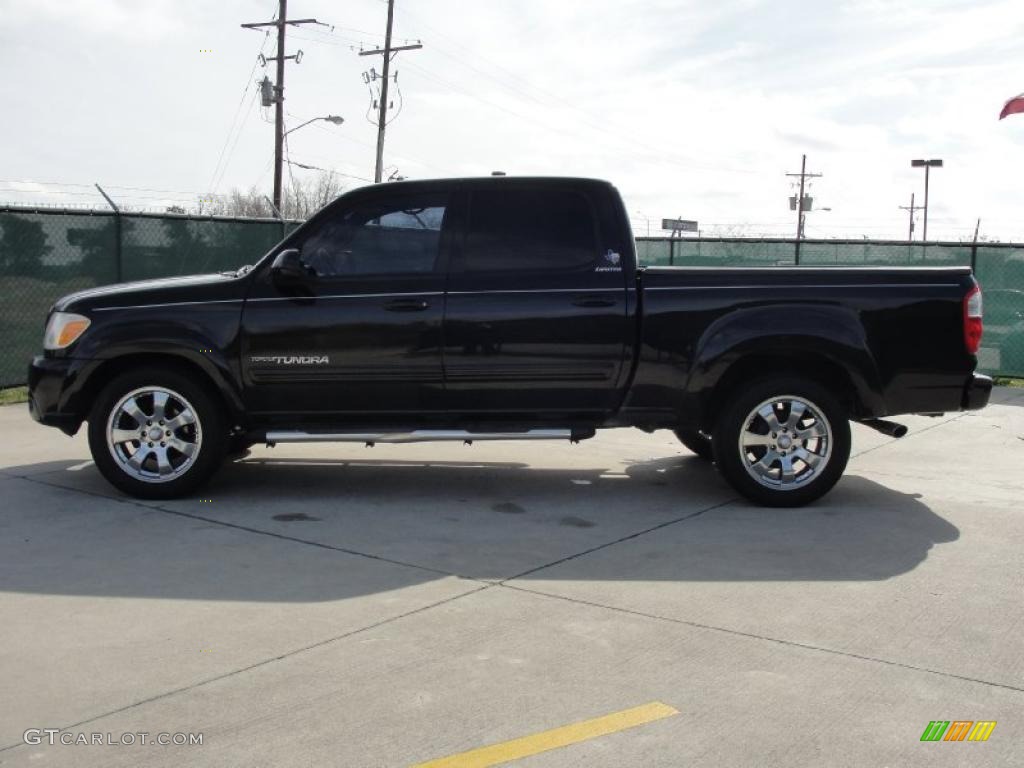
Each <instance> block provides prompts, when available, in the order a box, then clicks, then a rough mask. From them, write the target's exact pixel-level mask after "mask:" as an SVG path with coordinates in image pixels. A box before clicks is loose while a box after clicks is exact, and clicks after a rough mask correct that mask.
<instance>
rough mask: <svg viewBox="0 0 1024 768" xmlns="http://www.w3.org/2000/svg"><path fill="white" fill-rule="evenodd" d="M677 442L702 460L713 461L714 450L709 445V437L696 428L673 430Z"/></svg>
mask: <svg viewBox="0 0 1024 768" xmlns="http://www.w3.org/2000/svg"><path fill="white" fill-rule="evenodd" d="M673 431H674V432H675V434H676V437H678V438H679V442H680V443H682V444H683V445H685V446H686V447H687V448H688V449H689V450H690V451H692V452H693V453H695V454H697V456H699V457H700V458H702V459H704V461H714V460H715V451H714V449H713V448H712V447H711V438H710V437H708V436H707V435H705V434H704V433H703V432H700V431H698V430H696V429H676V430H673Z"/></svg>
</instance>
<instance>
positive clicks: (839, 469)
mask: <svg viewBox="0 0 1024 768" xmlns="http://www.w3.org/2000/svg"><path fill="white" fill-rule="evenodd" d="M787 397H792V398H794V399H795V400H787ZM775 398H777V399H778V401H779V405H778V406H773V409H772V410H771V411H770V412H769V413H768V416H769V417H772V416H774V417H775V420H776V422H777V423H779V425H780V429H779V431H777V432H774V433H773V432H771V428H770V427H769V422H768V421H766V420H765V419H764V418H763V417H757V416H753V414H754V411H755V409H756V408H758V406H760V405H762V404H764V403H766V402H767V401H769V400H772V399H775ZM796 400H799V401H801V402H802V403H803V404H804V405H809V406H810V407H811V408H810V409H809V412H808V415H807V416H804V417H803V419H802V421H801V422H800V425H799V428H800V429H801V434H810V432H811V431H813V430H819V431H823V432H824V433H825V434H826V435H827V438H825V439H823V438H818V437H811V438H810V439H808V440H801V439H799V438H796V439H794V437H793V434H795V433H791V431H790V429H789V427H788V426H787V425H786V424H785V423H784V422H781V421H780V419H781V418H786V420H787V421H788V420H789V413H791V412H792V411H795V410H796V407H797V406H793V405H787V404H791V403H793V402H795V401H796ZM775 408H777V409H778V410H775ZM815 410H816V411H817V412H818V414H820V416H822V417H824V418H823V420H818V419H815V418H814V417H813V415H812V412H813V411H815ZM752 416H753V418H752V420H751V421H750V422H749V423H750V426H751V430H749V431H747V430H746V427H747V426H748V418H749V417H752ZM763 429H768V430H769V431H768V433H766V434H760V431H761V430H763ZM755 432H757V433H758V434H756V435H755ZM784 432H785V435H783V433H784ZM741 433H743V434H746V435H747V436H748V437H751V438H752V439H758V438H760V439H764V440H766V441H767V440H770V441H772V444H771V445H766V446H752V447H749V448H748V449H747V450H748V451H749V453H746V454H744V453H743V452H741V450H740V436H741ZM774 435H778V438H776V437H774ZM783 439H784V440H785V442H783ZM711 444H712V448H713V449H714V452H715V464H716V466H717V467H718V469H719V471H720V472H721V473H722V475H723V476H724V477H725V479H726V480H727V481H728V482H729V484H730V485H731V486H732V487H733V488H735V489H736V490H737V491H739V492H740V493H741V494H743V495H744V496H746V497H747V498H748V499H750V500H751V501H754V502H757V503H758V504H762V505H764V506H768V507H799V506H802V505H804V504H809V503H810V502H812V501H814V500H816V499H819V498H821V496H823V495H824V494H826V493H828V491H829V490H831V488H832V486H834V485H835V484H836V483H837V482H838V481H839V478H840V477H841V476H842V474H843V470H845V469H846V462H847V461H848V459H849V458H850V422H849V416H848V414H847V412H846V409H845V408H844V407H843V406H842V404H841V403H840V402H839V401H838V400H837V399H836V398H835V396H834V395H832V393H831V392H829V390H827V389H826V388H825V387H823V386H821V385H820V384H818V383H816V382H814V381H811V380H809V379H805V378H801V377H795V376H772V377H766V378H762V379H757V380H755V381H753V382H751V383H749V384H747V385H746V386H744V387H743V388H742V389H738V390H736V391H735V392H734V393H733V394H732V396H731V397H730V402H729V404H728V405H727V406H726V408H725V409H724V411H723V412H722V413H721V415H720V417H719V419H718V422H717V424H716V425H715V430H714V435H713V438H712V443H711ZM783 451H785V455H788V456H789V466H790V469H791V470H793V469H794V468H795V467H796V468H797V469H796V471H795V474H794V475H793V478H791V480H790V481H789V482H784V481H783V478H782V466H783V465H782V457H781V454H782V453H783ZM798 451H800V452H801V453H800V454H798V453H797V452H798ZM769 452H771V453H773V456H769ZM819 454H820V456H819ZM800 455H806V456H808V458H809V460H810V461H811V462H815V461H818V462H822V463H821V465H820V466H812V464H811V463H808V462H805V461H803V459H802V458H799V456H800ZM765 458H768V459H769V461H768V462H765V461H764V460H765ZM748 466H750V470H749V471H748V468H747V467H748ZM764 467H771V468H770V469H766V468H764ZM754 475H758V477H759V478H760V479H755V477H754ZM801 477H802V478H803V479H800V478H801ZM786 486H788V487H786Z"/></svg>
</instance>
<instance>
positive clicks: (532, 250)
mask: <svg viewBox="0 0 1024 768" xmlns="http://www.w3.org/2000/svg"><path fill="white" fill-rule="evenodd" d="M596 257H597V238H596V235H595V232H594V215H593V212H592V211H591V207H590V205H589V203H588V202H587V200H586V198H585V197H583V195H580V194H578V193H576V192H570V191H565V190H557V189H552V190H545V189H509V190H482V191H478V192H474V193H473V196H472V200H471V202H470V212H469V227H468V230H467V234H466V245H465V252H464V253H463V259H462V260H463V265H464V267H465V269H466V270H467V271H469V272H495V271H508V270H516V271H541V270H566V269H581V268H583V267H586V266H589V265H590V264H593V263H594V260H595V258H596Z"/></svg>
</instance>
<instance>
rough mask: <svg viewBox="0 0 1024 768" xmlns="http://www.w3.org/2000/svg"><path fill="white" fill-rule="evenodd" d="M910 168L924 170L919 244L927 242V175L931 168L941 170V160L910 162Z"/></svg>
mask: <svg viewBox="0 0 1024 768" xmlns="http://www.w3.org/2000/svg"><path fill="white" fill-rule="evenodd" d="M910 167H911V168H924V227H923V229H922V232H921V242H927V241H928V175H929V171H931V169H932V168H933V167H935V168H941V167H942V160H940V159H938V158H933V159H931V160H911V161H910Z"/></svg>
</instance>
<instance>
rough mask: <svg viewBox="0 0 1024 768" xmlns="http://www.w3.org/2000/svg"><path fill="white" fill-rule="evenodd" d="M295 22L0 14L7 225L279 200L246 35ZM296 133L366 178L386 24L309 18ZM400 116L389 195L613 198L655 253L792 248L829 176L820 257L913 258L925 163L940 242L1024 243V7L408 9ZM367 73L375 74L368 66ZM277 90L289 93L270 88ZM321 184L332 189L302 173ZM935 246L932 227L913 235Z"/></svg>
mask: <svg viewBox="0 0 1024 768" xmlns="http://www.w3.org/2000/svg"><path fill="white" fill-rule="evenodd" d="M276 8H277V2H276V0H217V2H211V1H208V0H173V1H172V0H90V1H88V2H87V1H86V0H0V67H2V71H3V72H4V73H5V77H4V78H3V83H2V85H0V95H2V102H3V112H4V115H5V119H4V120H2V121H0V145H2V146H3V148H4V149H3V158H4V162H3V164H2V166H0V202H32V203H49V204H58V205H69V204H74V205H87V204H94V203H96V202H97V200H98V198H97V196H96V194H95V193H94V192H93V191H92V187H91V185H92V183H93V182H99V183H100V184H102V185H103V186H104V187H105V188H106V189H107V190H108V191H109V192H111V194H112V195H113V196H114V197H115V199H117V200H119V201H120V202H122V203H123V204H127V205H134V206H145V207H149V208H156V209H160V208H162V207H164V206H166V205H168V204H171V203H179V204H188V203H190V202H194V201H195V200H196V199H198V198H199V197H201V196H205V195H210V194H223V193H225V192H227V191H229V190H230V189H232V188H233V187H239V188H249V187H252V186H254V185H255V186H257V187H259V188H261V189H264V190H266V191H268V192H269V190H270V186H271V183H272V171H271V161H272V155H273V128H272V123H271V122H270V120H272V113H271V112H269V111H268V110H264V109H263V108H262V107H260V106H259V104H258V103H257V101H256V95H257V94H256V88H255V82H256V81H257V80H258V79H260V78H262V76H263V74H264V70H263V68H262V67H260V66H259V65H258V64H257V61H256V59H257V55H258V53H259V52H260V51H261V50H263V51H264V52H265V53H266V54H267V55H273V53H274V47H275V41H274V39H273V37H272V36H271V37H270V38H266V37H265V36H264V34H263V33H262V32H256V31H250V30H244V29H241V28H240V27H239V24H240V23H242V22H248V21H264V20H269V19H271V18H272V17H273V16H274V13H275V10H276ZM289 16H290V17H292V18H303V17H316V18H317V19H319V20H320V21H322V22H326V23H327V25H328V26H317V27H304V28H301V29H295V30H293V31H290V33H289V44H288V52H289V53H294V52H295V51H296V50H298V49H302V51H303V53H304V56H303V59H302V62H301V63H300V64H298V65H296V64H293V63H289V64H288V72H287V80H286V86H287V87H286V102H285V108H286V112H287V127H294V126H297V125H298V124H299V123H301V122H302V121H303V120H306V119H309V118H311V117H316V116H319V115H327V114H339V115H342V116H344V118H345V123H344V125H341V126H333V125H330V124H327V123H322V122H321V123H314V124H312V125H309V126H307V127H305V128H302V129H301V130H300V131H296V132H295V133H293V134H292V135H291V136H290V137H289V149H290V157H291V159H292V160H294V161H295V162H300V163H303V164H306V165H311V166H316V167H319V168H327V169H332V170H335V171H336V172H338V173H341V174H347V176H346V180H347V182H348V183H349V184H350V185H353V186H354V185H361V184H364V183H366V181H365V179H367V178H369V177H372V175H373V156H374V142H375V138H376V133H375V128H374V126H373V125H371V124H370V122H368V121H367V119H366V113H367V110H368V107H369V94H368V92H367V87H366V85H365V84H364V83H363V80H362V77H361V73H362V72H363V71H364V70H366V69H368V68H369V67H371V66H376V67H377V68H378V70H379V68H380V57H359V56H358V55H357V53H356V50H358V48H359V46H360V45H363V46H364V47H373V46H375V45H378V44H380V43H381V42H382V33H383V28H384V24H385V17H386V5H385V3H384V2H383V0H346V1H345V2H338V1H336V0H335V1H333V2H332V1H331V0H290V2H289ZM395 37H396V40H397V41H403V40H405V39H420V40H422V42H423V45H424V48H423V49H422V50H419V51H412V52H407V53H402V54H400V55H399V56H398V57H397V59H396V65H395V66H396V69H397V71H398V85H399V86H400V95H399V94H397V93H396V94H395V101H396V106H397V103H398V102H401V104H402V110H401V114H399V115H397V116H396V117H395V120H394V122H393V124H392V125H391V126H390V128H389V133H388V141H387V146H386V150H385V162H386V165H387V166H388V170H389V171H391V170H395V169H397V172H398V173H400V174H401V175H404V176H407V177H410V178H425V177H432V176H453V175H472V174H486V173H489V172H491V171H492V170H504V171H506V172H508V173H510V174H555V175H558V174H566V175H581V176H597V177H603V178H608V179H610V180H612V181H614V182H615V183H616V185H617V186H618V187H619V189H620V190H621V191H622V193H623V195H624V197H625V198H626V202H627V205H628V206H629V209H630V214H631V217H632V219H633V221H634V228H635V229H636V230H637V233H638V234H644V233H645V232H646V229H647V227H648V226H650V228H651V231H652V233H655V232H656V231H657V229H658V225H659V223H660V220H661V218H662V217H673V216H681V217H684V218H692V219H697V220H699V221H700V222H701V226H702V229H704V230H705V231H709V232H714V233H729V234H731V233H746V234H785V235H791V234H792V232H793V229H794V228H795V222H794V218H795V215H794V214H793V213H791V212H790V211H789V207H788V197H789V195H790V194H792V190H791V186H790V184H791V180H790V179H788V178H787V177H786V176H785V173H786V172H787V171H788V172H792V171H797V170H799V166H800V156H801V154H802V153H806V154H807V156H808V167H809V170H812V171H815V172H820V173H823V174H824V176H823V177H822V178H821V179H817V180H816V181H815V183H814V186H813V188H812V190H811V192H810V194H812V195H813V196H814V198H815V207H822V208H825V207H827V208H831V209H832V210H831V211H815V212H813V213H811V214H809V216H808V224H807V235H808V236H809V237H815V236H828V237H833V236H835V237H861V236H864V235H868V236H872V237H905V236H906V229H907V215H906V212H904V211H901V210H900V208H899V206H901V205H907V204H908V203H909V198H910V194H911V192H916V193H917V201H918V203H920V202H921V199H922V197H923V176H922V172H921V171H920V170H911V169H910V167H909V166H910V160H911V158H914V157H940V158H943V159H944V160H945V167H944V168H942V169H940V170H937V171H935V172H934V173H933V174H932V180H931V193H932V197H931V212H930V217H929V235H930V237H931V238H932V239H940V238H941V239H960V238H969V237H970V236H971V234H972V233H973V229H974V224H975V220H976V218H977V217H981V219H982V222H981V231H982V235H983V236H985V235H987V236H988V237H990V238H993V239H1002V240H1011V239H1013V240H1018V241H1024V211H1022V210H1021V208H1022V206H1021V195H1020V192H1019V190H1020V187H1021V180H1022V179H1024V115H1017V116H1012V117H1010V118H1008V119H1006V120H1004V121H998V120H997V116H998V113H999V110H1000V108H1001V107H1002V104H1003V102H1004V101H1006V99H1008V98H1010V97H1011V96H1014V95H1016V94H1018V93H1021V92H1022V91H1024V3H1022V0H993V1H991V2H990V1H988V0H964V1H953V0H898V1H890V0H817V1H816V2H796V1H795V0H772V1H765V2H762V1H761V0H716V2H709V0H692V1H691V2H686V1H684V0H674V1H673V0H645V2H642V3H641V2H629V1H628V0H626V1H625V2H623V0H617V1H616V2H612V1H611V0H587V1H586V2H582V1H577V2H573V1H572V0H565V1H563V2H557V3H556V2H552V1H551V0H480V1H478V2H467V1H466V0H397V11H396V21H395ZM354 49H356V50H354ZM267 72H268V73H269V74H270V75H271V76H273V72H272V71H271V68H268V70H267ZM293 173H295V174H297V175H301V176H303V177H309V176H310V175H315V174H317V173H318V171H312V170H303V169H299V168H295V167H293ZM918 233H920V225H919V229H918Z"/></svg>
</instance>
